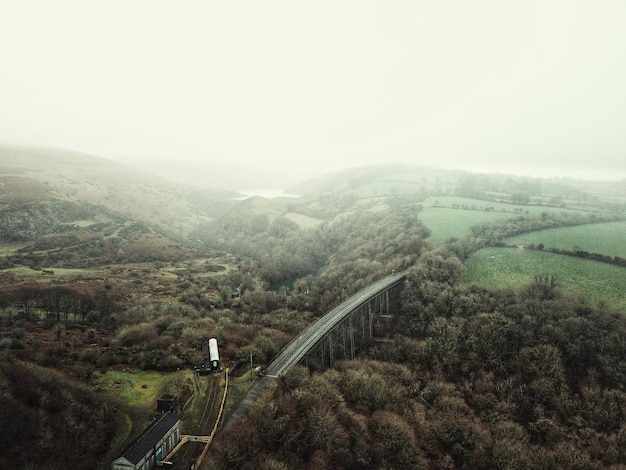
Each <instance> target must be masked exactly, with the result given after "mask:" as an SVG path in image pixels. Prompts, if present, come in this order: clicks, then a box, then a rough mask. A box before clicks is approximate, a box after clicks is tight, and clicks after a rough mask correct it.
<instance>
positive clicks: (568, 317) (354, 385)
mask: <svg viewBox="0 0 626 470" xmlns="http://www.w3.org/2000/svg"><path fill="white" fill-rule="evenodd" d="M461 270H462V265H461V263H460V262H459V260H458V259H457V258H456V257H454V256H452V255H450V253H449V252H447V251H445V250H434V251H428V252H426V253H424V254H423V255H422V256H421V257H420V259H419V260H418V263H417V264H416V266H414V267H413V268H411V269H410V271H409V282H408V283H407V285H406V287H405V289H404V292H403V298H402V308H401V310H400V311H399V312H398V313H397V315H395V317H394V318H395V325H394V327H393V331H392V333H391V336H390V337H389V338H388V339H387V340H386V341H381V342H376V343H375V344H373V345H372V346H371V347H370V349H369V350H367V351H363V352H362V355H361V358H360V359H359V360H355V361H347V362H343V363H340V364H339V366H338V367H336V368H334V369H332V370H327V371H325V372H321V373H315V374H313V375H311V374H310V373H309V372H308V371H307V370H306V369H304V368H298V369H296V370H293V371H291V372H289V374H288V375H287V377H285V378H284V379H283V380H281V381H280V383H279V384H278V387H277V388H276V390H275V391H273V392H272V393H268V394H266V395H265V396H264V397H263V400H261V401H259V402H258V403H256V404H255V407H254V409H253V411H252V412H251V413H250V415H249V416H248V418H247V420H246V421H244V422H242V423H240V424H238V425H236V427H234V428H232V429H229V430H228V432H227V433H224V435H222V436H221V439H220V440H219V442H218V444H217V445H216V456H217V459H216V460H215V461H214V462H213V464H212V465H211V466H209V467H207V468H233V467H236V468H285V469H286V468H311V469H313V468H420V467H425V468H427V467H436V468H519V469H522V468H607V467H614V468H623V465H624V463H625V462H626V450H625V449H626V389H625V386H626V360H625V358H626V341H625V340H626V321H625V320H624V316H623V314H620V313H615V312H612V311H611V310H610V309H609V308H607V307H606V306H602V305H600V306H597V307H592V306H590V305H588V304H587V303H586V302H585V300H584V298H576V299H568V298H564V297H563V296H561V295H560V291H559V284H558V280H556V279H555V278H554V277H553V276H550V275H545V274H543V275H537V277H536V279H535V280H534V281H533V283H531V284H530V285H528V286H524V287H523V288H522V289H520V291H519V292H512V291H506V292H493V291H488V290H486V289H483V288H481V287H480V286H477V285H473V284H464V283H463V282H461V281H460V279H461Z"/></svg>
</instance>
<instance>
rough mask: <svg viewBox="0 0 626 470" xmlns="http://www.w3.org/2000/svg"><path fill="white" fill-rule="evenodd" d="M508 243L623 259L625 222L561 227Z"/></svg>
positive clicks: (525, 235) (514, 239)
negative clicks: (584, 252)
mask: <svg viewBox="0 0 626 470" xmlns="http://www.w3.org/2000/svg"><path fill="white" fill-rule="evenodd" d="M507 242H508V243H513V244H519V245H528V244H531V243H532V244H534V245H539V244H540V243H542V244H543V245H544V246H545V247H546V248H559V249H561V250H574V249H575V248H576V249H580V250H583V251H587V252H589V253H600V254H603V255H608V256H619V257H621V258H626V222H611V223H601V224H589V225H578V226H575V227H561V228H554V229H548V230H540V231H538V232H531V233H526V234H523V235H516V236H515V237H511V238H509V239H508V240H507Z"/></svg>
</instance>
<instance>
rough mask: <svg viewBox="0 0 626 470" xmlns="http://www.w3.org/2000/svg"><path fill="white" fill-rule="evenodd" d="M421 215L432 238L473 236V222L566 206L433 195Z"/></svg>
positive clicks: (432, 239) (560, 210)
mask: <svg viewBox="0 0 626 470" xmlns="http://www.w3.org/2000/svg"><path fill="white" fill-rule="evenodd" d="M422 205H423V207H424V208H423V209H422V211H421V212H420V213H419V214H418V217H419V219H420V220H421V221H422V223H423V224H424V225H425V226H426V227H428V228H429V229H430V230H431V231H432V235H431V238H430V239H431V241H433V242H440V241H443V240H445V239H447V238H450V237H457V238H464V237H466V236H469V235H471V232H470V228H471V227H472V225H476V224H480V223H484V222H493V221H496V220H506V219H512V218H515V217H519V216H520V215H530V216H539V215H541V214H542V213H544V212H546V213H548V214H552V213H562V212H568V210H567V209H561V208H556V207H546V206H520V205H513V204H503V203H497V202H491V201H482V200H479V199H470V198H462V197H432V198H428V199H426V201H424V203H423V204H422Z"/></svg>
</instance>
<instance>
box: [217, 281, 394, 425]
mask: <svg viewBox="0 0 626 470" xmlns="http://www.w3.org/2000/svg"><path fill="white" fill-rule="evenodd" d="M405 278H406V272H399V273H396V274H392V275H390V276H386V277H384V278H382V279H380V280H378V281H376V282H374V283H373V284H370V285H369V286H367V287H365V288H364V289H361V290H360V291H359V292H357V293H356V294H354V295H353V296H352V297H350V298H348V299H347V300H345V301H343V302H342V303H340V304H339V305H337V306H336V307H334V308H333V309H331V310H330V311H329V312H328V313H326V314H325V315H324V316H323V317H321V318H320V319H319V320H317V321H316V322H315V323H313V324H312V325H311V326H309V327H308V328H307V329H306V330H304V331H303V332H302V333H301V334H300V335H299V336H298V337H296V338H295V339H293V340H292V341H291V342H290V343H289V344H288V345H287V346H285V348H284V349H283V350H282V351H281V352H280V353H279V354H278V355H277V356H276V357H275V358H274V360H273V361H272V362H271V364H269V366H268V367H267V369H266V371H265V376H264V377H263V378H261V379H260V380H259V382H258V383H257V384H256V385H255V386H254V387H253V388H252V390H250V392H249V393H248V395H247V396H246V398H245V399H244V400H243V401H242V402H241V403H240V404H239V406H238V407H237V408H236V409H235V411H233V413H232V414H231V416H230V419H229V420H228V422H227V423H226V425H225V426H224V428H228V427H229V426H231V425H232V424H233V423H235V422H236V421H238V420H239V419H240V418H241V417H242V416H243V414H244V413H245V411H246V410H247V408H248V407H249V406H250V404H251V403H252V402H254V400H256V398H257V397H258V396H259V395H260V394H261V392H262V391H263V390H265V388H267V387H268V386H269V384H270V382H271V380H272V379H274V378H276V377H280V376H281V375H282V374H283V373H284V372H285V371H287V370H288V369H289V368H290V367H293V366H294V365H295V364H297V363H298V362H300V361H301V360H302V359H303V358H304V356H306V354H307V353H308V352H309V351H310V350H311V349H312V348H313V347H314V346H315V345H316V344H317V343H318V342H319V341H320V340H321V339H322V338H324V336H326V335H327V334H328V333H329V332H330V330H332V329H333V328H334V327H335V326H336V325H337V324H338V323H339V322H341V321H342V320H343V319H344V318H346V317H347V316H348V315H349V314H350V313H352V312H353V311H354V310H356V309H357V308H359V307H360V306H361V305H364V304H366V303H367V302H369V301H370V300H372V299H373V298H375V297H376V296H377V295H379V294H380V293H382V292H385V291H386V290H388V289H390V288H391V287H393V286H396V285H398V284H400V283H401V282H403V281H404V279H405Z"/></svg>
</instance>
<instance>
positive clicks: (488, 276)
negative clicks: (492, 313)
mask: <svg viewBox="0 0 626 470" xmlns="http://www.w3.org/2000/svg"><path fill="white" fill-rule="evenodd" d="M465 267H466V272H465V280H466V281H469V282H477V283H480V284H482V285H484V286H486V287H490V288H513V289H519V288H520V287H522V286H524V285H526V284H528V283H529V282H530V281H531V280H532V279H533V277H534V275H535V274H537V273H542V272H544V273H545V272H547V273H551V274H554V275H555V276H556V277H557V278H558V279H559V280H560V281H561V283H562V284H563V291H564V292H565V293H568V294H572V295H576V294H579V293H583V294H584V295H585V296H586V297H587V299H588V300H589V301H590V302H591V304H592V305H595V303H597V302H598V301H599V300H601V299H604V300H606V301H607V302H609V304H610V305H611V306H612V307H614V308H615V309H618V310H622V311H626V269H624V268H620V267H619V266H613V265H610V264H605V263H599V262H596V261H589V260H584V259H581V258H574V257H571V256H564V255H557V254H553V253H547V252H541V251H534V250H526V249H513V248H484V249H482V250H478V251H477V252H475V253H474V254H473V255H472V256H471V257H470V259H469V260H467V261H466V263H465Z"/></svg>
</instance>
